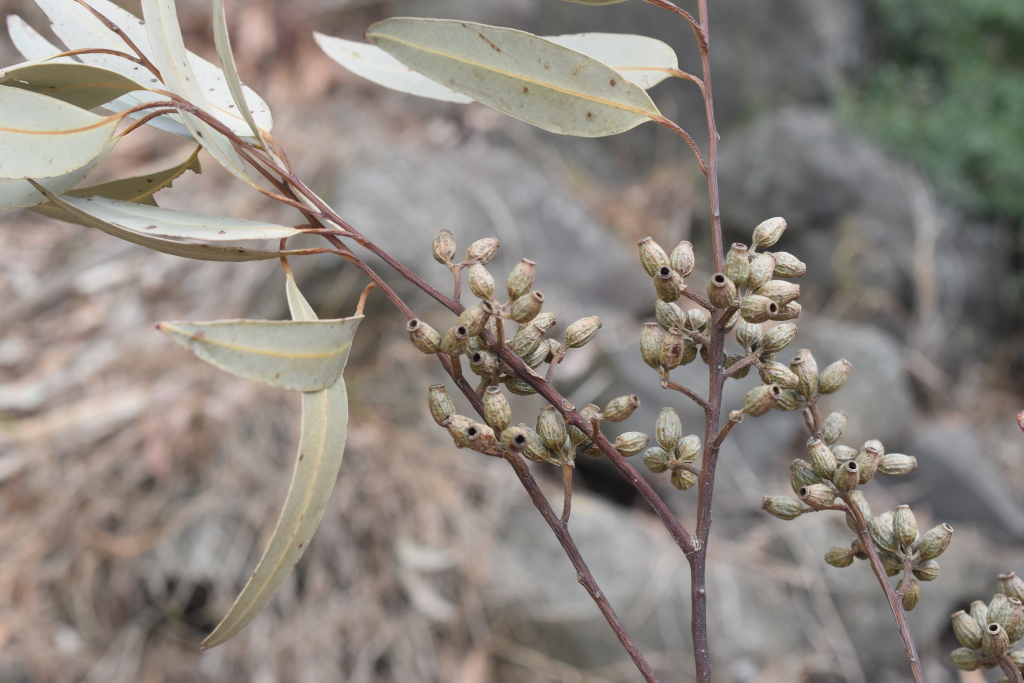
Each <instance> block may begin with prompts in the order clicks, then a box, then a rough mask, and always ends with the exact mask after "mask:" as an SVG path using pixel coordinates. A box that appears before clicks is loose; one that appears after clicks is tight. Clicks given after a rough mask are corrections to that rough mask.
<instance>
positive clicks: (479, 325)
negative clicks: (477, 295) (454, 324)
mask: <svg viewBox="0 0 1024 683" xmlns="http://www.w3.org/2000/svg"><path fill="white" fill-rule="evenodd" d="M492 311H494V307H493V306H491V302H489V301H482V302H480V303H478V304H475V305H473V306H470V307H469V308H467V309H466V310H464V311H463V312H462V314H461V315H460V316H459V320H458V324H459V325H465V326H466V329H467V330H469V336H470V337H475V336H477V335H479V334H480V333H481V332H483V329H484V325H486V324H487V319H488V318H489V317H490V316H491V312H492Z"/></svg>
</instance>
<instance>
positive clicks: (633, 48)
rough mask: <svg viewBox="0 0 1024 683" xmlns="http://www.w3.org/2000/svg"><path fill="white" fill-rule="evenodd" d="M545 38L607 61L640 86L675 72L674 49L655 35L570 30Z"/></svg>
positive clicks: (646, 87) (655, 82)
mask: <svg viewBox="0 0 1024 683" xmlns="http://www.w3.org/2000/svg"><path fill="white" fill-rule="evenodd" d="M546 38H547V39H548V40H550V41H551V42H552V43H556V44H558V45H561V46H562V47H567V48H569V49H570V50H576V51H577V52H582V53H583V54H585V55H587V56H588V57H593V58H594V59H596V60H597V61H599V62H602V63H604V64H607V65H608V66H610V67H611V68H613V69H615V70H616V71H618V72H619V73H620V74H622V75H623V76H625V77H626V79H627V80H629V81H630V82H631V83H635V84H636V85H638V86H640V87H641V88H643V89H644V90H647V89H649V88H653V87H654V86H655V85H657V84H658V83H661V82H662V81H663V80H665V79H666V78H670V77H672V76H675V75H676V74H678V73H679V59H678V58H677V57H676V53H675V50H673V49H672V48H671V47H669V46H668V45H667V44H666V43H663V42H662V41H660V40H657V39H655V38H648V37H647V36H637V35H632V34H628V33H570V34H566V35H562V36H546Z"/></svg>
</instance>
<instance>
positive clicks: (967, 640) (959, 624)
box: [953, 610, 982, 650]
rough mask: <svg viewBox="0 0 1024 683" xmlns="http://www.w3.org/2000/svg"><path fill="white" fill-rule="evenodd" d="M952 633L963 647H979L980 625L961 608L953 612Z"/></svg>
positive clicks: (973, 648)
mask: <svg viewBox="0 0 1024 683" xmlns="http://www.w3.org/2000/svg"><path fill="white" fill-rule="evenodd" d="M953 633H954V634H955V635H956V639H957V640H959V641H960V644H961V645H963V646H964V647H969V648H971V649H972V650H977V649H978V648H980V647H981V633H982V631H981V626H979V625H978V622H976V621H975V620H974V619H973V618H971V615H969V614H967V612H965V611H963V610H960V611H959V612H956V613H955V614H953Z"/></svg>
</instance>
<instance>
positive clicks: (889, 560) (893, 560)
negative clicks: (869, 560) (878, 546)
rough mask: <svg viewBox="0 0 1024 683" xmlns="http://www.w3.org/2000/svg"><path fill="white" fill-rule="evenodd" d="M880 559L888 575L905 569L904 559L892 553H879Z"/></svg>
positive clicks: (893, 574) (894, 574)
mask: <svg viewBox="0 0 1024 683" xmlns="http://www.w3.org/2000/svg"><path fill="white" fill-rule="evenodd" d="M878 559H880V560H881V561H882V566H883V567H884V568H885V575H886V576H896V575H897V574H899V573H900V572H902V571H903V561H902V560H900V558H898V557H896V556H895V555H893V554H892V553H879V554H878Z"/></svg>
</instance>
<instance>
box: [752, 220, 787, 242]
mask: <svg viewBox="0 0 1024 683" xmlns="http://www.w3.org/2000/svg"><path fill="white" fill-rule="evenodd" d="M785 231H786V219H784V218H779V217H776V218H769V219H768V220H766V221H763V222H762V223H761V224H759V225H758V226H757V227H756V228H754V244H755V245H757V247H758V248H760V249H767V248H768V247H770V246H773V245H774V244H775V243H776V242H778V241H779V238H780V237H782V233H784V232H785Z"/></svg>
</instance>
